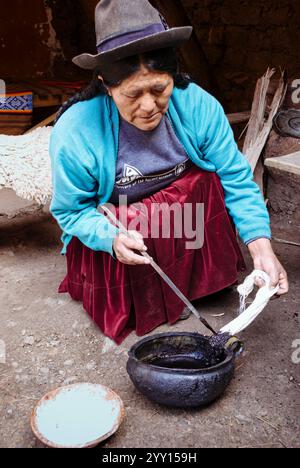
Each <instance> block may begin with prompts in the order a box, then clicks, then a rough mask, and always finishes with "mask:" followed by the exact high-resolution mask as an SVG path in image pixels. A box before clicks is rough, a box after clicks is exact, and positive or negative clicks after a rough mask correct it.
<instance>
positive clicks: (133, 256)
mask: <svg viewBox="0 0 300 468" xmlns="http://www.w3.org/2000/svg"><path fill="white" fill-rule="evenodd" d="M129 232H130V234H132V235H133V236H134V237H135V239H131V238H130V237H128V236H126V235H125V234H123V233H120V234H119V235H118V237H116V238H115V240H114V242H113V249H114V251H115V254H116V257H117V259H118V260H119V262H121V263H124V264H125V265H149V264H150V260H148V259H147V258H145V257H143V256H142V255H139V254H137V253H135V250H137V251H140V252H146V251H147V247H146V246H145V244H144V238H143V236H142V235H141V234H140V233H139V232H137V231H129Z"/></svg>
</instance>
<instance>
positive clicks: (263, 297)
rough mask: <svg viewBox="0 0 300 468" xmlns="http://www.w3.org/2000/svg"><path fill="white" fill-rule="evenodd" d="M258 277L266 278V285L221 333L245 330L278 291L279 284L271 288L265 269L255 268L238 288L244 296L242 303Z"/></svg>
mask: <svg viewBox="0 0 300 468" xmlns="http://www.w3.org/2000/svg"><path fill="white" fill-rule="evenodd" d="M256 277H259V278H261V279H262V280H264V282H265V285H264V286H262V287H261V288H260V289H259V290H258V291H257V294H256V297H255V299H254V301H253V302H252V304H251V305H250V306H249V307H248V308H247V309H246V310H245V311H244V312H242V313H241V315H240V316H239V317H237V318H236V319H235V320H232V321H231V322H230V323H228V324H227V325H225V327H223V328H222V329H221V330H220V333H229V334H230V335H232V336H234V335H236V334H237V333H240V332H241V331H243V330H244V329H245V328H247V327H248V326H249V325H250V324H251V323H252V322H253V321H254V320H255V319H256V317H257V316H258V315H259V314H260V313H261V312H262V311H263V310H264V308H265V307H266V305H267V304H268V302H269V300H270V299H271V297H272V296H274V294H276V293H277V291H278V289H279V285H277V286H276V287H275V288H271V287H270V277H269V275H268V274H267V273H265V272H264V271H261V270H254V271H253V272H252V273H251V275H249V276H247V277H246V279H245V281H244V283H243V284H241V285H240V286H239V287H238V288H237V290H238V293H239V294H240V298H242V300H241V303H242V304H244V303H245V300H246V298H247V297H248V296H249V294H250V293H251V292H252V291H253V289H254V286H255V278H256Z"/></svg>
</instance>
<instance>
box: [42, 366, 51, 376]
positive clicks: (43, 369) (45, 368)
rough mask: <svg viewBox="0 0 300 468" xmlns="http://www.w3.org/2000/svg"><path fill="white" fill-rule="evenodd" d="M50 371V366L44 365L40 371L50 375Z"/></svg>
mask: <svg viewBox="0 0 300 468" xmlns="http://www.w3.org/2000/svg"><path fill="white" fill-rule="evenodd" d="M49 372H50V370H49V369H48V367H42V368H41V369H40V373H41V374H43V375H49Z"/></svg>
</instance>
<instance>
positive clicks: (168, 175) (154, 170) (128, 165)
mask: <svg viewBox="0 0 300 468" xmlns="http://www.w3.org/2000/svg"><path fill="white" fill-rule="evenodd" d="M193 165H194V164H193V163H192V161H191V160H190V159H189V157H188V155H187V153H186V151H185V149H184V147H183V145H182V144H181V142H180V141H179V139H178V138H177V136H176V134H175V132H174V130H173V127H172V124H171V122H170V121H169V118H168V117H167V116H166V115H165V116H164V117H163V118H162V120H161V121H160V123H159V125H158V126H157V127H156V128H155V129H154V130H151V131H149V132H146V131H143V130H140V129H138V128H136V127H135V126H134V125H132V124H130V123H129V122H126V120H124V119H123V118H122V117H121V116H120V131H119V150H118V159H117V169H116V182H115V187H114V191H113V193H112V196H111V199H110V202H111V203H113V204H114V205H118V204H119V196H120V195H127V197H128V199H127V200H128V203H134V202H136V201H140V200H141V199H142V198H146V197H148V196H150V195H152V194H153V193H155V192H158V191H159V190H161V189H162V188H164V187H166V186H168V185H169V184H170V183H171V182H173V181H174V180H175V179H176V178H177V177H179V176H180V175H182V174H183V172H185V171H186V170H187V169H189V168H191V167H192V166H193Z"/></svg>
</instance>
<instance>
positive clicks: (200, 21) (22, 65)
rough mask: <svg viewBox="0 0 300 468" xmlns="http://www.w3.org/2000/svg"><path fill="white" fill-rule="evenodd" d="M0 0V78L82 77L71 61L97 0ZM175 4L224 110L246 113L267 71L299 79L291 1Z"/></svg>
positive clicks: (84, 46)
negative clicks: (200, 49)
mask: <svg viewBox="0 0 300 468" xmlns="http://www.w3.org/2000/svg"><path fill="white" fill-rule="evenodd" d="M0 1H1V14H0V78H2V79H9V78H11V79H13V80H15V81H18V80H22V79H24V78H59V79H72V78H74V79H77V78H85V77H86V78H88V77H90V72H85V71H81V70H80V69H79V68H78V67H76V66H75V65H73V64H72V62H71V58H72V57H73V56H74V55H76V54H78V53H81V52H83V51H91V52H94V51H95V36H94V24H93V22H94V8H95V5H96V4H97V1H98V0H76V1H73V0H30V2H26V1H25V0H10V1H9V2H6V1H4V0H0ZM162 1H164V2H169V1H170V0H162ZM172 1H174V2H175V1H176V2H177V1H180V0H172ZM181 1H182V4H183V6H184V8H185V9H186V12H187V15H188V17H189V20H190V24H192V25H193V26H194V28H195V33H196V35H197V37H198V39H199V41H200V42H201V45H202V47H203V50H204V52H205V55H206V57H207V61H208V63H209V66H210V67H211V71H212V74H213V76H214V81H215V82H216V83H215V84H216V86H215V89H214V90H212V92H213V93H214V94H215V95H216V96H217V97H218V98H219V99H220V100H221V102H222V104H223V105H224V106H225V109H226V111H227V112H235V111H242V110H248V109H249V108H250V105H251V102H252V96H253V91H254V86H255V82H256V80H257V78H258V77H259V76H260V75H262V74H263V73H264V72H265V70H266V68H267V67H268V66H277V67H278V66H281V67H283V68H287V69H288V71H289V73H290V75H293V76H295V77H297V73H298V77H299V78H300V46H299V44H300V1H299V0H252V1H249V0H247V1H246V0H181ZM168 21H169V22H170V24H171V26H174V25H175V26H176V24H172V20H171V18H170V19H168ZM174 23H176V21H175V20H174ZM188 71H191V72H192V71H193V70H188Z"/></svg>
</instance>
